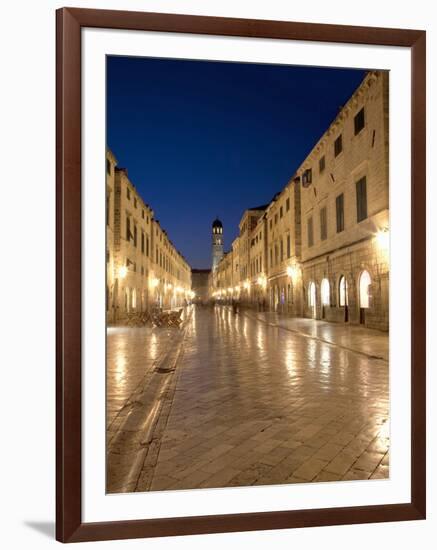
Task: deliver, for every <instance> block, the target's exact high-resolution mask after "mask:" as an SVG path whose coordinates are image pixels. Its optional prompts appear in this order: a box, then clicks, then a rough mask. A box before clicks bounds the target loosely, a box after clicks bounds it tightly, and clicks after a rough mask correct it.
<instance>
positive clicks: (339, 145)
mask: <svg viewBox="0 0 437 550" xmlns="http://www.w3.org/2000/svg"><path fill="white" fill-rule="evenodd" d="M342 151H343V140H342V137H341V134H340V135H339V136H338V138H337V139H336V140H335V141H334V157H338V155H339V154H340V153H341V152H342Z"/></svg>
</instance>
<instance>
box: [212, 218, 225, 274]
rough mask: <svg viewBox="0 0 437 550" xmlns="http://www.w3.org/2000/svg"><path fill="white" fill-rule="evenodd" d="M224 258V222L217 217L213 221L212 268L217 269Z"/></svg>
mask: <svg viewBox="0 0 437 550" xmlns="http://www.w3.org/2000/svg"><path fill="white" fill-rule="evenodd" d="M222 258H223V224H222V222H221V221H220V220H219V219H218V218H216V219H215V220H214V221H213V222H212V270H213V271H215V269H217V266H218V264H219V262H220V260H221V259H222Z"/></svg>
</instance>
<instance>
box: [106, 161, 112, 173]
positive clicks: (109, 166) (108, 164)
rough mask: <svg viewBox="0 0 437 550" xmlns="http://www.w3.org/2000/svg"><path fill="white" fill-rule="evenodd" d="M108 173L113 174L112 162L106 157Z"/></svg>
mask: <svg viewBox="0 0 437 550" xmlns="http://www.w3.org/2000/svg"><path fill="white" fill-rule="evenodd" d="M106 173H107V174H111V162H110V161H109V159H106Z"/></svg>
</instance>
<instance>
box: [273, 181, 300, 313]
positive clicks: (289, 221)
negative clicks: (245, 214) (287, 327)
mask: <svg viewBox="0 0 437 550" xmlns="http://www.w3.org/2000/svg"><path fill="white" fill-rule="evenodd" d="M266 231H267V265H268V269H267V286H268V291H269V306H270V309H271V310H273V311H278V312H280V313H288V314H291V315H301V313H302V300H301V293H302V277H301V269H300V266H299V260H300V253H301V231H300V183H299V180H298V179H296V178H295V179H294V180H291V181H290V182H289V183H288V184H287V185H286V186H285V187H284V189H283V190H282V191H281V192H280V193H278V194H277V195H276V196H275V197H274V198H273V200H272V201H271V203H270V204H269V206H268V208H267V210H266Z"/></svg>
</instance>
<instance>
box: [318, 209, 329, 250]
mask: <svg viewBox="0 0 437 550" xmlns="http://www.w3.org/2000/svg"><path fill="white" fill-rule="evenodd" d="M327 237H328V220H327V217H326V206H324V207H323V208H322V209H321V210H320V239H321V240H322V241H325V240H326V239H327Z"/></svg>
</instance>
